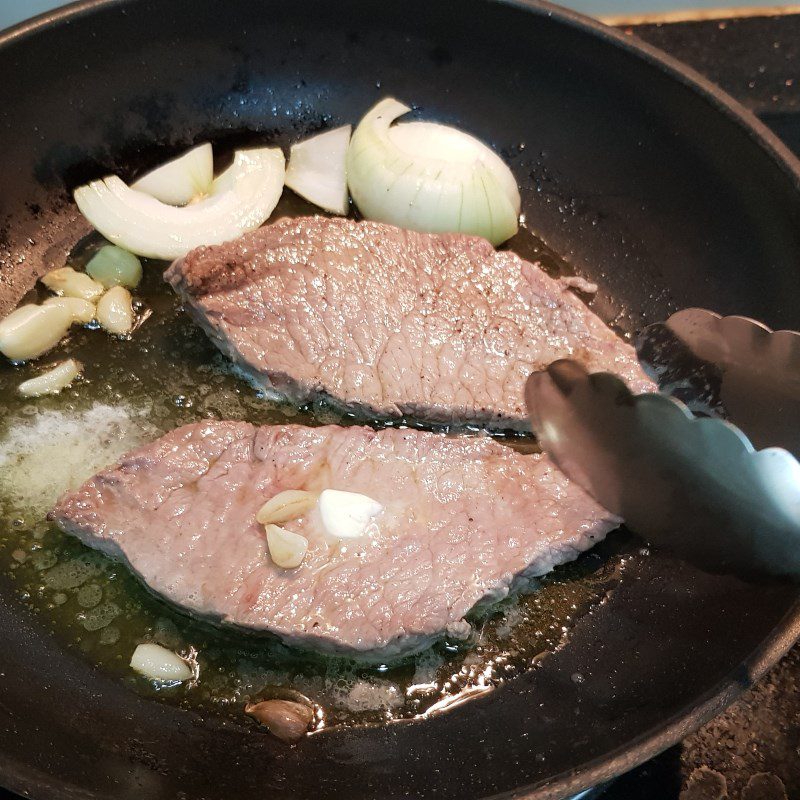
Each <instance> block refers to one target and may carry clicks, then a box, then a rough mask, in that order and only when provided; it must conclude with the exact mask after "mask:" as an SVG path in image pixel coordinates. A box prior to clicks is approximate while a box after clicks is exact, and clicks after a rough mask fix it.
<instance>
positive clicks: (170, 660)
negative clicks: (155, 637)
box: [131, 643, 193, 681]
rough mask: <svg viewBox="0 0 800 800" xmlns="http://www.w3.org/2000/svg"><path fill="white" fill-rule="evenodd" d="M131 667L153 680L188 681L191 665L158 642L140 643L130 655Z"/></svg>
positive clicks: (190, 675)
mask: <svg viewBox="0 0 800 800" xmlns="http://www.w3.org/2000/svg"><path fill="white" fill-rule="evenodd" d="M131 667H132V668H133V669H135V670H136V671H137V672H139V673H141V674H142V675H144V676H145V677H146V678H151V679H152V680H155V681H188V680H189V678H191V677H192V674H193V673H192V669H191V667H190V666H189V665H188V664H187V663H186V662H185V661H184V660H183V659H182V658H181V657H180V656H179V655H178V654H177V653H173V652H172V650H167V648H166V647H161V645H158V644H152V643H151V644H140V645H139V646H138V647H137V648H136V649H135V650H134V651H133V656H132V657H131Z"/></svg>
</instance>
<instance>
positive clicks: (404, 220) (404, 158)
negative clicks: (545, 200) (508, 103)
mask: <svg viewBox="0 0 800 800" xmlns="http://www.w3.org/2000/svg"><path fill="white" fill-rule="evenodd" d="M410 110H411V109H410V108H409V107H408V106H406V105H404V104H403V103H401V102H399V101H397V100H395V99H393V98H386V99H384V100H381V102H379V103H378V104H377V105H376V106H375V107H374V108H372V109H371V110H370V111H369V112H367V114H366V115H365V116H364V118H363V119H362V120H361V122H360V123H359V125H358V127H357V128H356V130H355V132H354V133H353V137H352V139H351V140H350V146H349V148H348V151H347V180H348V185H349V187H350V193H351V195H352V196H353V200H354V201H355V203H356V205H357V206H358V209H359V211H360V212H361V213H362V214H363V215H364V216H365V217H367V218H368V219H374V220H377V221H379V222H389V223H392V224H394V225H399V226H401V227H404V228H410V229H411V230H417V231H430V232H435V233H445V232H454V233H468V234H474V235H477V236H483V237H485V238H486V239H488V240H489V241H490V242H492V244H495V245H496V244H500V243H501V242H504V241H505V240H506V239H508V238H510V237H511V236H513V235H514V234H515V233H516V232H517V230H518V228H519V211H520V196H519V189H518V188H517V184H516V181H515V179H514V176H513V175H512V173H511V170H510V169H509V168H508V166H507V165H506V164H505V163H504V162H503V160H502V159H501V158H500V157H499V156H498V155H497V154H496V153H494V152H493V151H492V150H491V149H490V148H489V147H487V146H486V145H485V144H483V142H481V141H479V140H478V139H476V138H475V137H474V136H470V135H469V134H467V133H464V132H463V131H459V130H457V129H456V128H452V127H449V126H447V125H439V124H437V123H433V122H407V123H400V124H398V125H394V126H393V125H392V122H393V121H394V120H395V119H397V118H398V117H400V116H402V115H403V114H406V113H407V112H408V111H410Z"/></svg>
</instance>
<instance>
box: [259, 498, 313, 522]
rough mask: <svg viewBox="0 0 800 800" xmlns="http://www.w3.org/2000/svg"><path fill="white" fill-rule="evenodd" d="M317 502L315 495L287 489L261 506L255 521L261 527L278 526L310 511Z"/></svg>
mask: <svg viewBox="0 0 800 800" xmlns="http://www.w3.org/2000/svg"><path fill="white" fill-rule="evenodd" d="M316 502H317V495H315V494H314V493H313V492H305V491H302V490H300V489H287V490H286V491H285V492H279V493H278V494H276V495H275V496H274V497H271V498H270V499H269V500H267V502H266V503H264V505H263V506H261V510H260V511H259V512H258V514H256V520H257V521H258V522H260V523H261V524H262V525H278V524H279V523H281V522H288V521H289V520H290V519H297V518H298V517H302V516H303V514H305V513H306V512H308V511H310V510H311V509H312V508H313V507H314V504H315V503H316Z"/></svg>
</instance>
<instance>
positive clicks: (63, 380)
mask: <svg viewBox="0 0 800 800" xmlns="http://www.w3.org/2000/svg"><path fill="white" fill-rule="evenodd" d="M82 369H83V367H82V366H81V363H80V361H76V360H75V359H74V358H70V359H68V360H67V361H62V362H61V363H60V364H58V365H57V366H55V367H53V369H51V370H48V371H47V372H44V373H42V374H41V375H37V376H36V377H35V378H31V379H30V380H27V381H24V382H23V383H21V384H20V385H19V386H18V387H17V391H18V392H19V393H20V394H21V395H22V396H23V397H41V396H42V395H43V394H58V393H59V392H60V391H61V390H62V389H65V388H66V387H67V386H69V385H70V384H71V383H72V381H74V380H75V378H77V377H78V375H80V374H81V370H82Z"/></svg>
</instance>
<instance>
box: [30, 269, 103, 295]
mask: <svg viewBox="0 0 800 800" xmlns="http://www.w3.org/2000/svg"><path fill="white" fill-rule="evenodd" d="M41 281H42V283H43V284H44V285H45V286H46V287H47V288H48V289H49V290H50V291H51V292H55V293H56V294H60V295H64V296H65V297H80V298H81V299H82V300H92V301H94V300H97V298H98V297H100V295H101V294H103V285H102V284H101V283H98V282H97V281H95V280H92V279H91V278H90V277H89V276H88V275H87V274H86V273H85V272H77V271H75V270H74V269H72V267H61V268H60V269H54V270H52V272H48V273H47V275H44V276H42V278H41Z"/></svg>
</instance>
